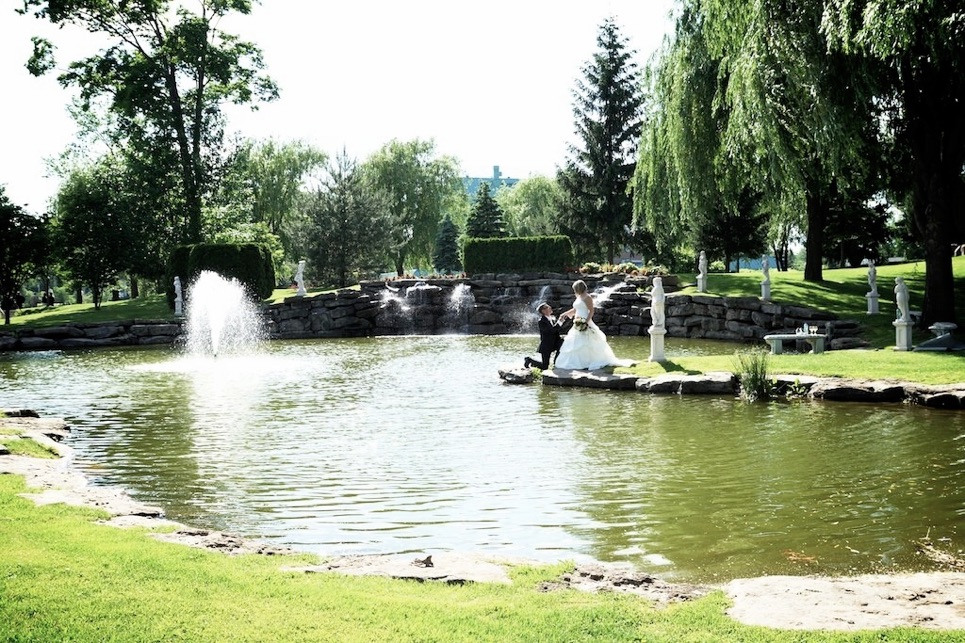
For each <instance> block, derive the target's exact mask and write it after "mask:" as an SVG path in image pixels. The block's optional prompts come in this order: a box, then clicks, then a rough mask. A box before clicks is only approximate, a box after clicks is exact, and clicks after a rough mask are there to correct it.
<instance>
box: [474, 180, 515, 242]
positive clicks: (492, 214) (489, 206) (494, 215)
mask: <svg viewBox="0 0 965 643" xmlns="http://www.w3.org/2000/svg"><path fill="white" fill-rule="evenodd" d="M466 236H467V237H471V238H475V239H491V238H495V237H505V236H506V224H505V223H504V222H503V211H502V210H501V209H500V208H499V204H498V203H496V199H494V198H493V197H492V196H491V195H490V194H489V184H488V183H483V184H481V185H480V186H479V191H478V192H476V202H475V203H473V205H472V211H470V213H469V219H468V220H467V221H466Z"/></svg>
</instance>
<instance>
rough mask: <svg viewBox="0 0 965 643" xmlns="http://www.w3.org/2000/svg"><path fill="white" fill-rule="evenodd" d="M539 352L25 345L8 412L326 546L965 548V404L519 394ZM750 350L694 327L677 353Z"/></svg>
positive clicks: (155, 481) (149, 488)
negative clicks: (939, 406)
mask: <svg viewBox="0 0 965 643" xmlns="http://www.w3.org/2000/svg"><path fill="white" fill-rule="evenodd" d="M535 343H536V338H535V337H533V336H432V337H412V336H409V337H385V338H367V339H343V340H315V341H297V342H274V343H269V344H266V345H264V346H263V347H262V348H261V349H260V351H259V352H257V353H255V354H251V355H237V356H223V357H220V358H217V359H214V358H209V357H205V358H197V357H190V356H185V355H180V354H178V353H177V352H175V351H173V350H170V349H153V350H136V349H127V350H98V351H89V352H69V353H68V352H41V353H18V354H5V355H2V356H0V407H3V406H7V407H25V408H33V409H36V410H38V411H40V412H41V414H43V415H46V416H58V417H64V418H66V419H67V420H68V421H69V422H70V423H71V425H72V427H73V431H72V434H71V436H70V438H69V439H68V443H69V445H70V446H71V447H73V448H74V449H75V450H76V460H77V464H78V465H79V466H80V467H81V468H82V469H83V470H85V471H86V473H87V474H88V475H89V476H90V477H91V478H92V479H93V480H94V482H95V483H96V484H111V485H119V486H121V487H124V488H126V489H127V490H129V491H130V492H131V494H132V495H133V496H135V497H136V498H138V499H140V500H142V501H145V502H148V503H151V504H155V505H159V506H161V507H163V508H164V509H165V511H166V513H167V515H168V517H170V518H172V519H175V520H179V521H182V522H186V523H188V524H193V525H196V526H201V527H208V528H213V529H219V530H225V531H229V532H232V533H238V534H241V535H244V536H248V537H255V538H260V539H264V540H267V541H270V542H273V543H275V544H279V545H289V546H292V547H295V548H297V549H300V550H306V551H311V552H316V553H319V554H367V553H403V552H405V553H433V552H439V551H448V550H455V551H475V552H487V553H494V554H499V555H507V556H520V557H524V558H528V559H535V560H541V561H552V560H560V559H571V560H582V559H597V560H603V561H629V562H632V563H633V564H635V565H637V566H638V567H640V568H642V569H644V570H646V571H649V572H651V573H654V574H657V575H660V576H661V577H663V578H667V579H670V578H673V579H679V580H691V581H704V582H716V581H725V580H728V579H731V578H735V577H742V576H757V575H763V574H783V573H789V574H854V573H869V572H881V571H896V570H918V569H928V568H929V567H928V562H927V561H926V560H924V559H923V557H922V556H919V555H917V554H916V553H915V541H916V540H918V539H921V538H924V537H926V536H928V537H930V538H931V539H932V540H933V541H935V542H940V543H941V544H942V545H944V546H947V547H948V548H949V549H951V550H957V549H961V548H965V538H963V537H962V534H961V533H960V528H959V524H961V522H962V513H963V511H965V414H963V413H961V412H954V411H940V410H934V409H924V408H918V407H914V406H905V405H877V406H873V405H865V404H852V403H834V402H796V403H786V402H783V403H772V404H744V403H741V402H739V401H737V400H735V399H731V398H725V397H704V396H700V397H679V396H658V395H653V396H651V395H649V394H639V393H636V392H616V391H599V390H589V389H579V388H569V387H566V388H558V387H549V386H540V385H531V386H513V385H508V384H504V383H503V382H502V381H501V380H500V379H499V378H498V376H497V369H498V368H499V367H500V366H505V365H507V364H516V363H520V364H521V362H522V356H523V355H524V354H527V353H529V352H531V351H532V350H533V348H534V344H535ZM611 343H612V344H613V346H614V349H615V351H616V353H617V355H619V356H621V357H631V358H634V359H637V360H645V359H646V358H647V356H648V354H649V342H648V341H646V340H644V339H641V338H612V339H611ZM736 348H737V347H736V346H734V345H733V344H714V343H708V342H699V341H695V340H691V341H678V340H674V342H668V346H667V356H668V358H671V359H672V358H673V356H674V355H680V354H681V353H682V352H698V353H699V352H714V351H716V352H720V351H727V352H733V351H734V350H736ZM946 539H947V540H946Z"/></svg>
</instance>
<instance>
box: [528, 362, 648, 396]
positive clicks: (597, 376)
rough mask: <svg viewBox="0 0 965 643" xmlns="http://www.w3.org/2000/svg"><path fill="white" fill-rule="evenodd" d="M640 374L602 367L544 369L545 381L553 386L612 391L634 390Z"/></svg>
mask: <svg viewBox="0 0 965 643" xmlns="http://www.w3.org/2000/svg"><path fill="white" fill-rule="evenodd" d="M639 379H640V378H639V376H637V375H630V374H629V373H613V372H611V371H610V370H609V369H605V368H601V369H597V370H595V371H584V370H577V369H566V368H552V369H548V370H545V371H543V383H544V384H550V385H553V386H583V387H586V388H601V389H609V390H612V391H632V390H634V389H636V387H637V380H639Z"/></svg>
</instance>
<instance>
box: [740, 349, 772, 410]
mask: <svg viewBox="0 0 965 643" xmlns="http://www.w3.org/2000/svg"><path fill="white" fill-rule="evenodd" d="M767 366H768V357H767V353H766V352H765V351H745V352H737V353H735V354H734V371H735V372H736V374H737V379H738V381H739V382H740V397H741V399H742V400H744V401H745V402H755V401H758V400H761V401H765V400H769V399H771V396H772V395H773V392H774V383H773V382H772V381H771V380H770V378H769V377H768V376H767Z"/></svg>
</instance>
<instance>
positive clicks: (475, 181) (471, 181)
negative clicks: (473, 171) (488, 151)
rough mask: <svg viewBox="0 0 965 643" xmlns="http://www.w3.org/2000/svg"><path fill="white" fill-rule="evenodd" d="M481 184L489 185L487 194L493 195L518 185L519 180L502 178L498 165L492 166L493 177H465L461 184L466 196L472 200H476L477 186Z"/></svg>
mask: <svg viewBox="0 0 965 643" xmlns="http://www.w3.org/2000/svg"><path fill="white" fill-rule="evenodd" d="M483 183H488V184H489V193H490V194H493V193H495V192H496V190H498V189H499V188H501V187H504V186H505V187H508V186H510V185H515V184H516V183H519V179H510V178H503V173H502V172H500V171H499V166H498V165H494V166H493V175H492V176H491V177H472V176H465V177H463V179H462V184H463V185H464V186H465V187H466V194H468V195H469V197H470V198H473V199H474V198H476V192H478V191H479V186H480V185H482V184H483Z"/></svg>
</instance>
